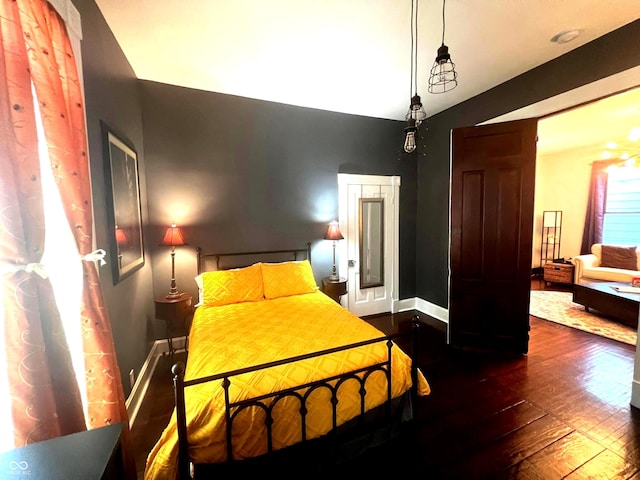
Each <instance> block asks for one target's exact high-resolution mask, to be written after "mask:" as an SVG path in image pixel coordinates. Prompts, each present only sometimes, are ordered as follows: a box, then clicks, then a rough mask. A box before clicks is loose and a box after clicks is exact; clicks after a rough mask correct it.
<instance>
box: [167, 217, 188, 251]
mask: <svg viewBox="0 0 640 480" xmlns="http://www.w3.org/2000/svg"><path fill="white" fill-rule="evenodd" d="M186 244H187V242H185V241H184V238H183V237H182V232H181V231H180V229H179V228H178V227H176V224H175V223H172V224H171V226H170V227H169V228H167V231H166V232H165V234H164V237H163V238H162V241H161V242H160V245H161V246H163V247H179V246H180V245H186Z"/></svg>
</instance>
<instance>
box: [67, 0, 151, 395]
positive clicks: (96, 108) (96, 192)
mask: <svg viewBox="0 0 640 480" xmlns="http://www.w3.org/2000/svg"><path fill="white" fill-rule="evenodd" d="M74 4H75V6H76V8H77V9H78V10H79V12H80V15H81V18H82V30H83V37H84V38H83V40H82V63H83V76H84V86H85V103H86V111H87V112H86V113H87V136H88V142H89V158H90V162H91V184H92V189H93V201H94V205H93V212H94V222H95V234H96V238H97V245H98V248H103V249H104V250H105V251H107V252H109V241H110V237H109V235H108V233H109V232H108V231H107V212H106V202H107V198H108V195H109V194H108V192H107V191H106V189H105V176H104V171H105V160H106V159H104V158H103V155H102V137H101V127H100V121H104V122H106V123H107V124H108V125H109V126H110V127H111V128H112V129H113V130H114V131H116V132H118V133H119V134H120V135H122V136H124V137H126V138H127V139H128V140H129V141H130V142H131V143H132V144H133V145H134V146H135V148H136V150H137V154H138V159H139V162H140V182H141V191H142V202H143V212H142V216H143V222H144V223H145V225H146V223H147V218H148V216H147V208H146V195H145V190H146V189H145V174H144V172H145V161H144V157H145V156H144V148H143V147H144V145H143V138H142V110H141V102H140V88H139V85H138V80H137V79H136V76H135V75H134V73H133V70H132V69H131V67H130V65H129V63H128V62H127V60H126V58H125V56H124V54H123V53H122V51H121V49H120V47H119V46H118V44H117V42H116V40H115V38H114V36H113V34H112V32H111V30H110V29H109V27H108V26H107V24H106V22H105V21H104V18H103V17H102V14H101V13H100V11H99V10H98V7H97V6H96V4H95V3H94V2H93V1H80V0H75V1H74ZM145 233H146V232H145ZM148 251H149V249H148V247H147V252H148ZM107 260H108V261H109V262H111V261H113V259H110V258H108V259H107ZM100 283H101V286H102V292H103V294H104V298H105V301H106V303H107V306H108V309H109V315H110V318H111V327H112V330H113V338H114V341H115V346H116V353H117V355H118V363H119V365H120V372H121V374H122V382H123V385H124V390H125V395H128V394H129V392H130V389H131V387H130V384H129V371H130V370H131V369H134V370H135V372H136V375H137V374H138V372H139V371H140V367H141V366H142V364H143V363H144V360H145V358H146V356H147V353H148V352H149V348H150V346H151V343H152V340H153V333H152V332H151V333H149V332H150V328H149V325H151V324H152V319H153V297H152V294H153V286H152V269H151V262H150V261H149V258H148V256H147V263H146V265H145V266H144V267H143V268H142V270H139V271H138V272H136V273H135V274H134V275H132V276H130V277H128V278H126V279H124V280H123V281H122V282H120V283H119V284H118V285H113V281H112V275H111V265H105V266H103V267H101V268H100Z"/></svg>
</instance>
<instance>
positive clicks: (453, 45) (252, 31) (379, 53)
mask: <svg viewBox="0 0 640 480" xmlns="http://www.w3.org/2000/svg"><path fill="white" fill-rule="evenodd" d="M96 3H97V4H98V7H99V8H100V10H101V11H102V13H103V15H104V17H105V19H106V21H107V23H108V24H109V27H110V28H111V30H112V31H113V33H114V35H115V37H116V39H117V41H118V43H119V44H120V46H121V48H122V49H123V51H124V53H125V55H126V57H127V59H128V60H129V62H130V64H131V66H132V68H133V70H134V72H135V74H136V76H137V77H138V78H140V79H144V80H152V81H156V82H162V83H168V84H173V85H179V86H184V87H189V88H195V89H201V90H208V91H213V92H219V93H224V94H231V95H239V96H243V97H249V98H255V99H261V100H268V101H274V102H280V103H285V104H291V105H298V106H303V107H310V108H318V109H323V110H330V111H336V112H342V113H349V114H357V115H365V116H370V117H377V118H386V119H396V120H403V119H404V116H405V114H406V111H407V108H408V106H409V99H410V97H411V91H410V81H411V78H410V77H411V70H410V61H411V27H410V11H411V0H269V1H265V0H188V1H185V0H128V1H126V2H125V1H123V0H96ZM442 6H443V4H442V1H440V0H437V1H436V0H423V1H422V2H420V3H419V5H418V13H419V15H418V78H417V82H418V92H417V93H418V94H419V95H421V97H422V101H423V104H424V107H425V110H426V111H427V115H428V116H431V115H434V114H436V113H438V112H440V111H443V110H445V109H447V108H449V107H451V106H453V105H455V104H458V103H460V102H462V101H464V100H466V99H469V98H471V97H473V96H475V95H477V94H479V93H481V92H483V91H485V90H487V89H489V88H491V87H494V86H496V85H498V84H500V83H503V82H505V81H507V80H509V79H511V78H513V77H515V76H517V75H519V74H521V73H523V72H525V71H527V70H530V69H532V68H534V67H536V66H538V65H540V64H542V63H545V62H547V61H549V60H551V59H553V58H556V57H558V56H560V55H563V54H564V53H567V52H568V51H570V50H572V49H575V48H577V47H579V46H581V45H583V44H585V43H587V42H589V41H591V40H594V39H595V38H597V37H600V36H602V35H604V34H606V33H608V32H610V31H612V30H615V29H617V28H619V27H621V26H623V25H626V24H628V23H630V22H632V21H634V20H636V19H638V18H640V4H639V1H638V0H615V1H607V2H604V1H603V0H562V1H561V0H482V1H479V0H448V1H447V2H446V9H445V18H446V30H445V38H444V43H445V44H446V45H448V46H449V52H450V53H451V57H452V60H453V61H454V62H455V64H456V70H457V71H458V75H459V85H458V87H457V88H455V89H454V90H452V91H450V92H447V93H443V94H438V95H433V94H429V93H428V92H427V77H428V71H429V69H430V68H431V65H432V63H433V61H434V59H435V55H436V50H437V48H438V47H439V46H440V44H441V42H442ZM569 29H576V30H579V31H580V35H579V36H578V37H577V38H576V39H575V40H573V41H571V42H569V43H566V44H558V43H552V42H551V41H550V39H551V37H553V36H554V35H556V34H557V33H559V32H561V31H564V30H569ZM638 83H640V81H639V82H638ZM637 112H638V111H637V110H636V113H637Z"/></svg>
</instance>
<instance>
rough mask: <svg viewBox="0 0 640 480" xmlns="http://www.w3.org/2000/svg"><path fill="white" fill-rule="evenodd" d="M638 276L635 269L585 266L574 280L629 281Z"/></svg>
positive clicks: (638, 272)
mask: <svg viewBox="0 0 640 480" xmlns="http://www.w3.org/2000/svg"><path fill="white" fill-rule="evenodd" d="M638 276H640V271H637V270H623V269H621V268H609V267H595V268H588V267H587V268H584V269H583V270H582V272H581V274H580V277H579V278H576V279H575V281H576V282H577V283H579V282H581V281H584V280H601V281H605V282H623V283H631V279H632V278H634V277H638Z"/></svg>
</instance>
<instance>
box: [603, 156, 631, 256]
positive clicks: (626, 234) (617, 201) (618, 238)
mask: <svg viewBox="0 0 640 480" xmlns="http://www.w3.org/2000/svg"><path fill="white" fill-rule="evenodd" d="M608 177H609V178H608V181H607V199H606V202H605V210H604V227H603V235H602V243H605V244H608V245H640V168H633V167H620V168H611V169H609V171H608Z"/></svg>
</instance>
